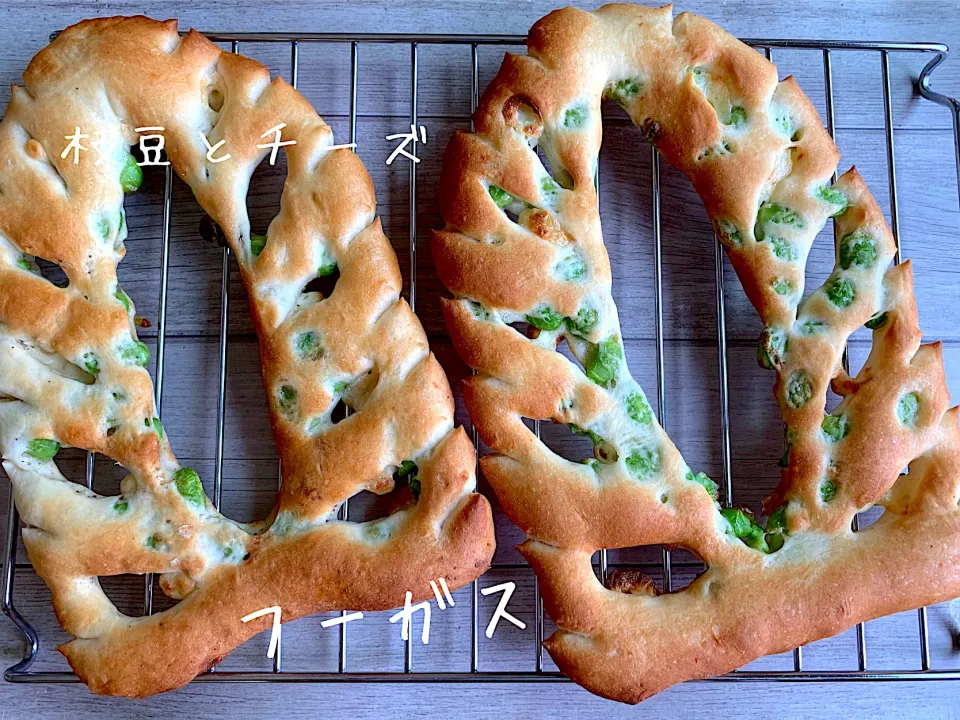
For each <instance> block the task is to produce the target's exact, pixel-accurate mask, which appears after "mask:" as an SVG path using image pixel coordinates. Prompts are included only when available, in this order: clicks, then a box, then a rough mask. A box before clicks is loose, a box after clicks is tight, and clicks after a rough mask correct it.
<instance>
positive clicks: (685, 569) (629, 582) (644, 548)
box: [594, 545, 707, 595]
mask: <svg viewBox="0 0 960 720" xmlns="http://www.w3.org/2000/svg"><path fill="white" fill-rule="evenodd" d="M664 550H670V573H669V581H668V579H667V573H665V572H664V567H663V551H664ZM598 556H599V553H598V554H597V556H595V560H596V562H595V563H594V568H595V570H596V571H597V573H598V577H599V557H598ZM706 570H707V567H706V565H705V564H704V562H703V560H701V559H700V558H699V557H697V555H696V554H695V553H693V552H691V551H690V550H687V549H686V548H682V547H675V546H667V545H637V546H634V547H629V548H615V549H609V550H607V581H606V583H605V586H606V587H607V588H608V589H610V590H616V591H618V592H623V593H627V594H631V595H663V594H664V593H667V592H679V591H680V590H683V589H684V588H686V587H688V586H689V585H690V584H691V583H693V582H694V581H695V580H696V579H697V578H698V577H700V576H701V575H703V573H704V572H706Z"/></svg>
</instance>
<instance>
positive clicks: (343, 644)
mask: <svg viewBox="0 0 960 720" xmlns="http://www.w3.org/2000/svg"><path fill="white" fill-rule="evenodd" d="M204 34H205V35H206V36H207V37H208V38H209V39H211V40H213V41H214V42H224V43H230V44H231V50H232V51H233V52H235V53H236V52H239V51H240V45H241V43H254V42H255V43H286V44H289V45H290V49H291V77H290V82H291V84H292V85H293V86H294V87H297V83H298V80H299V69H300V45H301V43H334V44H349V46H350V59H351V73H350V113H349V137H350V143H356V140H357V78H358V57H359V49H360V46H361V45H368V44H377V43H382V44H401V45H407V46H409V48H410V79H411V93H410V104H409V107H410V122H411V124H412V125H414V126H416V125H417V110H418V108H417V100H418V98H417V91H418V87H417V86H418V72H419V66H418V48H419V46H420V45H461V46H469V47H470V50H471V56H470V57H471V110H475V109H476V107H477V104H478V101H479V95H480V87H479V49H480V47H482V46H506V45H524V44H525V42H526V38H525V36H522V35H430V34H423V35H419V34H347V33H231V32H226V33H223V32H220V33H218V32H214V33H204ZM54 37H55V35H54ZM742 40H743V42H745V43H746V44H748V45H750V46H752V47H754V48H756V49H758V50H759V51H761V52H763V53H764V55H765V56H766V57H767V58H768V59H772V55H773V51H774V50H807V51H811V52H819V53H821V56H822V62H823V78H824V91H825V102H826V122H827V129H828V130H829V132H830V134H831V136H832V135H833V134H834V98H833V66H832V57H833V56H832V53H833V52H835V51H863V52H871V53H876V54H878V55H879V58H880V70H881V75H882V85H883V100H884V102H883V107H884V129H885V140H886V156H887V169H888V174H889V185H890V220H891V228H892V231H893V235H894V239H895V240H896V245H897V251H896V256H895V260H894V261H895V262H897V263H899V262H900V259H901V252H902V248H901V245H900V228H899V205H898V197H897V185H896V155H895V150H894V142H893V141H894V118H893V108H892V102H891V87H890V54H891V53H917V54H920V55H932V56H933V57H932V59H930V60H929V62H927V63H926V65H925V66H924V68H923V69H922V71H921V72H920V75H919V77H918V80H917V91H918V92H919V94H920V95H921V96H922V97H924V98H926V99H928V100H930V101H932V102H935V103H938V104H940V105H943V106H945V107H947V108H949V109H950V111H951V113H952V121H953V130H954V135H955V139H954V151H955V161H956V170H957V179H958V200H960V101H958V100H957V99H955V98H951V97H948V96H946V95H943V94H942V93H939V92H937V91H935V90H933V89H932V88H931V87H930V76H931V74H932V73H933V71H934V70H935V69H936V68H937V67H938V66H939V65H940V64H941V63H942V62H943V61H944V60H945V59H946V57H947V54H948V52H949V51H948V48H947V46H945V45H942V44H938V43H904V42H863V41H833V40H823V41H817V40H790V39H766V38H743V39H742ZM463 119H467V118H463ZM471 127H472V119H471ZM415 145H416V140H414V146H415ZM413 151H414V152H415V147H414V148H413ZM650 152H651V173H652V184H651V187H652V192H651V199H650V200H651V212H652V219H653V233H654V250H655V253H654V267H655V306H654V312H655V330H656V337H655V340H656V371H657V391H658V392H657V396H658V404H657V416H658V419H659V421H660V423H661V424H664V423H665V422H666V415H667V404H666V392H665V390H666V388H665V367H664V348H663V346H664V341H663V307H662V306H663V293H662V285H663V278H662V238H661V233H662V230H661V222H660V200H661V184H660V165H659V156H658V154H657V152H656V149H655V148H653V147H652V146H651V150H650ZM598 182H599V178H598ZM598 190H599V185H598ZM598 194H599V193H598ZM172 205H173V171H172V167H171V166H169V165H168V166H167V167H166V172H165V179H164V194H163V219H162V228H161V243H162V248H161V261H160V274H161V281H160V298H159V312H158V322H157V351H156V381H155V388H156V404H157V410H158V414H159V415H160V416H161V417H162V407H163V405H162V403H163V385H164V372H163V371H164V347H165V339H166V311H167V279H168V274H169V256H170V225H171V215H172ZM409 211H410V226H409V237H410V239H411V242H410V285H409V287H410V290H409V304H410V306H411V308H413V309H415V308H416V274H417V246H416V242H415V238H416V237H417V165H416V163H410V188H409ZM715 247H716V250H715V262H716V312H717V363H718V372H719V397H720V424H721V451H722V461H723V478H722V483H721V485H722V487H723V490H724V492H723V501H724V504H725V505H730V504H732V502H733V474H732V469H731V449H730V414H729V398H728V395H729V388H728V382H727V339H726V313H725V305H724V300H725V294H724V272H723V268H724V259H723V257H724V256H723V253H722V249H721V246H720V243H719V241H717V242H716V244H715ZM222 253H223V255H222V273H223V276H222V282H221V294H220V332H219V384H218V400H217V426H216V449H215V457H214V488H213V503H214V505H215V506H216V507H217V509H219V508H220V503H221V499H222V489H223V464H224V459H223V448H224V417H225V412H226V373H227V319H228V316H229V304H228V303H229V283H230V249H229V248H226V247H225V248H223V250H222ZM844 360H845V361H846V355H845V356H844ZM536 430H537V431H538V432H539V427H537V428H536ZM472 436H473V440H474V444H475V445H476V444H478V442H479V441H478V436H477V432H476V428H473V429H472ZM93 480H94V454H93V453H89V452H88V453H87V457H86V485H87V487H88V488H92V486H93ZM277 481H278V486H279V484H280V483H282V472H281V471H278V479H277ZM347 513H348V509H347V503H346V502H345V503H343V506H342V508H341V518H342V519H346V518H347ZM19 527H20V519H19V515H18V513H17V510H16V507H15V505H14V500H13V493H11V494H10V501H9V506H8V516H7V532H6V553H5V557H4V565H3V587H2V600H0V608H2V610H3V612H4V614H6V615H7V616H8V617H9V618H10V619H11V621H12V622H13V623H14V624H15V625H16V627H17V629H18V630H19V631H20V633H21V635H22V636H23V639H24V640H25V642H26V649H25V652H24V656H23V658H22V660H21V661H20V662H18V663H17V664H15V665H13V666H12V667H10V668H8V669H7V670H6V671H5V672H4V678H5V679H6V680H7V681H8V682H17V683H71V682H79V680H78V678H77V677H76V675H74V674H73V673H70V672H59V671H31V669H30V668H31V665H32V664H33V663H34V661H35V660H36V658H37V654H38V652H39V646H40V639H39V636H38V633H37V631H36V630H35V629H34V627H33V626H32V625H31V624H30V623H29V622H28V621H27V620H26V619H25V618H24V617H23V616H22V615H21V614H20V612H19V611H18V610H17V608H16V607H15V605H14V602H13V589H14V581H15V575H16V571H17V570H18V569H28V568H30V567H31V565H30V563H29V562H22V563H18V562H17V559H16V555H17V532H18V530H19ZM854 529H855V530H856V529H857V528H856V526H854ZM598 565H599V566H598V571H599V574H600V576H601V578H605V576H606V574H607V557H606V551H603V550H601V551H600V552H599V564H598ZM506 568H513V566H507V565H494V569H506ZM661 568H662V571H663V577H664V586H665V590H666V591H667V592H669V591H671V590H672V589H673V576H672V564H671V555H670V551H669V550H666V549H664V550H663V556H662V562H661ZM143 607H144V613H145V614H151V613H152V611H153V579H152V577H150V576H146V577H145V584H144V595H143ZM479 607H480V604H479V593H478V585H477V581H474V582H473V584H472V605H471V612H472V619H471V645H470V647H471V651H470V652H471V658H470V670H469V672H436V671H431V672H414V670H413V645H412V641H411V640H410V639H409V638H408V640H407V643H406V648H405V655H404V669H403V671H402V672H401V671H396V672H356V671H349V670H348V663H347V627H346V624H341V625H340V637H339V654H338V655H339V656H338V669H337V672H301V671H297V672H291V671H284V670H283V661H282V651H281V648H282V644H280V643H278V646H277V650H276V654H275V657H274V661H273V669H272V672H264V671H222V670H218V669H217V668H216V667H214V668H212V669H211V670H210V671H208V672H207V673H205V674H203V675H200V676H199V677H197V678H196V681H199V682H218V681H229V682H266V681H281V682H360V683H362V682H431V683H435V682H441V683H448V682H511V681H513V682H537V681H548V682H549V681H563V680H566V678H565V677H564V676H563V675H562V674H561V673H559V672H551V671H546V670H544V668H543V651H542V647H541V642H542V640H543V636H544V612H543V603H542V599H541V598H540V594H539V589H538V588H537V591H536V595H535V607H534V616H535V626H536V627H535V636H536V640H537V643H536V648H535V658H536V664H535V670H534V671H484V670H481V669H480V665H479V656H480V637H479V635H480V618H479V615H480V613H479ZM344 612H345V611H341V615H342V614H343V613H344ZM917 622H918V628H919V638H920V647H919V651H920V669H919V670H885V669H884V670H870V669H868V667H867V658H868V656H867V644H866V636H865V632H864V625H863V624H860V625H858V626H857V668H856V669H855V670H805V669H804V668H803V654H802V649H801V648H797V649H796V650H795V651H794V669H793V670H792V671H767V670H764V671H735V672H732V673H729V674H727V675H724V676H721V677H719V678H713V680H719V681H786V682H803V681H807V682H826V681H892V680H960V669H957V670H941V669H933V668H931V667H930V647H929V628H928V620H927V614H926V609H925V608H921V609H920V610H918V620H917ZM411 636H412V634H411Z"/></svg>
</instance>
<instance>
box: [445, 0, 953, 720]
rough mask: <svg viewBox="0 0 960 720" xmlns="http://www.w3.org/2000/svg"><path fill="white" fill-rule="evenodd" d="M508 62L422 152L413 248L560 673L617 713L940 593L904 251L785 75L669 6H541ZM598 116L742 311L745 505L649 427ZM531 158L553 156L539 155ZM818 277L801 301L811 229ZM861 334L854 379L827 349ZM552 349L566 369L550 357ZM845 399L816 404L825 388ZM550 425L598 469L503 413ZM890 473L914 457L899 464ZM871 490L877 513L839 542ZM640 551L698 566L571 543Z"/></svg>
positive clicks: (941, 404)
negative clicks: (425, 192)
mask: <svg viewBox="0 0 960 720" xmlns="http://www.w3.org/2000/svg"><path fill="white" fill-rule="evenodd" d="M527 45H528V54H527V55H526V56H515V55H510V54H508V55H507V56H506V57H505V59H504V61H503V64H502V66H501V68H500V72H499V73H498V75H497V76H496V77H495V78H494V80H493V81H492V83H491V84H490V86H489V87H488V88H487V89H486V92H485V93H484V94H483V97H482V99H481V101H480V104H479V107H478V109H477V111H476V113H475V115H474V122H475V126H476V134H471V133H466V132H459V133H457V134H456V135H455V136H454V137H453V138H452V140H451V142H450V144H449V146H448V148H447V152H446V157H445V161H444V167H443V178H442V182H441V188H443V191H444V195H443V196H442V199H441V202H442V212H443V217H444V220H445V221H446V228H445V229H444V230H443V231H441V232H437V233H435V235H434V237H433V243H432V248H433V254H434V257H435V259H436V264H437V268H438V270H439V273H440V276H441V279H442V280H443V282H444V283H445V284H446V286H447V287H448V288H449V289H450V291H451V292H452V293H453V294H454V296H455V299H453V300H447V301H445V303H444V311H445V315H446V320H447V324H448V326H449V329H450V333H451V335H452V337H453V340H454V343H455V345H456V347H457V350H458V352H459V353H460V354H461V356H462V357H463V358H464V360H465V361H466V362H467V363H468V364H470V365H471V366H472V367H473V368H475V369H476V370H477V371H478V373H477V375H475V376H474V377H471V378H469V379H467V380H465V381H464V396H465V399H466V403H467V406H468V409H469V411H470V414H471V417H472V418H473V420H474V421H475V423H476V425H477V427H478V429H479V432H480V435H481V437H482V438H483V440H484V441H485V442H486V443H487V444H488V445H489V446H490V447H491V448H492V449H493V451H494V452H493V454H490V455H487V456H486V457H484V458H482V460H481V468H482V470H483V472H484V473H485V475H486V477H487V478H488V479H489V481H490V484H491V485H492V486H493V488H494V490H495V491H496V494H497V497H498V499H499V501H500V503H501V504H502V506H503V507H504V509H505V510H506V512H507V514H508V515H509V516H510V518H511V519H512V520H513V521H514V522H516V523H517V524H518V525H519V526H520V528H521V529H522V530H523V531H524V532H525V533H526V534H527V535H528V536H529V537H530V540H528V541H527V542H525V543H524V544H523V545H522V546H521V548H520V549H521V551H522V552H523V554H524V555H525V556H526V558H527V559H528V560H529V561H530V563H531V565H532V566H533V568H534V570H535V571H536V573H537V577H538V578H539V581H540V587H541V590H542V593H543V599H544V604H545V607H546V610H547V612H548V613H549V615H550V616H551V617H552V618H553V619H554V620H555V621H556V623H557V626H558V630H557V632H556V633H555V634H553V635H552V636H551V637H550V638H549V639H548V640H547V641H546V642H545V643H544V644H545V646H546V648H547V649H548V650H549V652H550V654H551V655H552V657H553V659H554V660H555V661H556V663H557V665H558V666H559V667H560V669H561V670H562V671H563V672H565V673H566V674H567V675H569V676H570V677H571V678H573V679H574V680H575V681H577V682H578V683H581V684H582V685H584V686H585V687H586V688H588V689H589V690H591V691H593V692H595V693H598V694H600V695H603V696H606V697H609V698H614V699H617V700H622V701H624V702H631V703H635V702H638V701H640V700H642V699H644V698H646V697H649V696H650V695H652V694H654V693H656V692H659V691H660V690H662V689H664V688H666V687H668V686H670V685H672V684H673V683H676V682H679V681H682V680H686V679H690V678H703V677H708V676H712V675H717V674H719V673H724V672H727V671H730V670H733V669H735V668H737V667H740V666H742V665H744V664H745V663H747V662H749V661H751V660H753V659H755V658H757V657H760V656H762V655H765V654H768V653H777V652H781V651H784V650H788V649H790V648H793V647H796V646H798V645H801V644H803V643H807V642H811V641H813V640H816V639H818V638H822V637H825V636H827V635H832V634H834V633H837V632H840V631H841V630H843V629H845V628H847V627H850V626H852V625H853V624H855V623H857V622H859V621H863V620H868V619H870V618H874V617H876V616H878V615H884V614H888V613H893V612H897V611H901V610H905V609H908V608H915V607H918V606H921V605H925V604H929V603H935V602H939V601H943V600H947V599H949V598H953V597H956V596H958V595H960V562H958V561H960V508H958V500H960V432H958V423H957V408H952V409H949V410H948V400H949V397H948V393H947V389H946V385H945V380H944V372H943V364H942V359H941V351H940V346H939V344H930V345H920V331H919V329H918V325H917V311H916V305H915V301H914V296H913V291H912V273H911V267H910V263H909V262H905V263H903V264H901V265H898V266H894V267H889V268H888V266H889V265H890V261H891V259H892V258H893V257H894V253H895V244H894V240H893V237H892V235H891V232H890V230H889V229H888V227H887V225H886V223H885V221H884V218H883V214H882V212H881V210H880V208H879V207H878V206H877V203H876V201H875V200H874V198H873V197H872V196H871V194H870V192H869V191H868V189H867V188H866V186H865V185H864V183H863V181H862V180H861V178H860V176H859V175H858V174H857V171H856V170H855V169H851V170H849V171H848V172H846V173H845V174H844V175H843V176H841V177H840V178H839V180H837V182H835V183H832V182H831V179H832V177H833V174H834V171H835V168H836V166H837V162H838V160H839V153H838V151H837V148H836V146H835V145H834V143H833V141H832V140H831V138H830V136H829V134H828V133H827V131H826V130H825V129H824V128H823V126H822V124H821V122H820V119H819V117H818V115H817V113H816V111H815V109H814V107H813V105H812V104H811V102H810V101H809V100H808V99H807V97H806V96H805V95H804V94H803V93H802V92H801V91H800V89H799V88H798V87H797V85H796V83H795V82H794V81H793V79H792V78H787V79H786V80H783V81H782V82H778V80H777V71H776V68H775V67H774V66H773V65H772V64H771V63H770V62H769V61H767V60H765V59H764V58H763V57H762V56H761V55H760V54H758V53H757V52H756V51H754V50H752V49H751V48H749V47H747V46H746V45H744V44H742V43H740V42H739V41H737V40H736V39H735V38H734V37H732V36H731V35H729V34H727V33H726V32H724V31H723V30H721V29H720V28H718V27H717V26H716V25H714V24H713V23H711V22H709V21H707V20H704V19H703V18H700V17H697V16H695V15H690V14H682V15H678V16H677V17H675V18H674V17H673V14H672V8H671V7H669V6H668V7H663V8H660V9H649V8H644V7H637V6H633V5H607V6H604V7H602V8H600V9H599V10H597V11H596V12H583V11H581V10H576V9H571V8H568V9H564V10H558V11H556V12H553V13H551V14H550V15H548V16H546V17H545V18H543V19H542V20H540V21H539V22H538V23H537V24H536V25H534V26H533V28H532V30H531V31H530V34H529V37H528V41H527ZM602 98H607V99H610V100H613V101H614V102H616V103H617V104H619V105H620V106H621V107H622V108H623V109H624V110H625V111H626V112H627V113H628V114H629V116H630V118H631V119H632V121H633V122H634V124H636V125H637V126H638V127H639V128H641V130H640V134H641V135H642V136H643V137H644V138H645V139H647V140H648V141H650V142H652V143H653V144H654V145H655V146H656V148H657V150H658V151H659V153H660V154H661V155H662V156H663V157H664V158H665V159H666V160H667V161H668V162H669V163H670V164H671V165H673V166H674V167H676V168H678V169H679V170H681V171H682V172H684V173H685V174H686V175H687V176H688V177H689V178H690V180H691V181H692V183H693V185H694V187H695V189H696V190H697V192H698V193H699V194H700V197H701V198H702V200H703V203H704V205H705V207H706V210H707V212H708V214H709V217H710V219H711V221H712V223H713V225H714V227H715V229H716V233H717V236H718V237H719V238H720V240H721V242H722V243H723V245H724V247H725V249H726V252H727V255H728V257H729V258H730V260H731V262H732V264H733V266H734V268H735V269H736V271H737V274H738V275H739V277H740V280H741V282H742V284H743V287H744V288H745V290H746V293H747V295H748V296H749V298H750V300H751V301H752V303H753V305H754V306H755V307H756V309H757V312H758V313H759V315H760V318H761V319H762V321H763V324H764V327H765V329H764V332H763V336H762V338H761V342H760V347H759V351H758V355H759V359H760V361H761V364H762V365H764V366H766V367H770V368H773V369H774V370H775V371H776V382H775V384H774V395H775V397H776V399H777V402H778V403H779V405H780V409H781V411H782V415H783V421H784V423H785V426H786V437H787V452H786V454H785V457H784V462H783V465H784V468H783V475H782V480H781V482H780V484H779V486H778V487H777V488H776V490H775V492H774V493H773V494H772V495H771V497H770V498H768V500H767V502H766V504H765V508H766V513H767V519H766V522H765V524H763V525H762V524H761V523H760V522H759V521H758V518H756V517H754V516H752V515H751V514H750V513H749V512H745V511H744V510H741V509H736V508H724V509H721V508H720V506H719V504H718V502H717V499H718V488H717V484H716V483H715V482H713V481H712V480H711V479H710V478H708V477H707V476H706V475H704V474H703V473H700V472H696V470H695V469H693V468H690V467H689V466H688V465H687V464H686V463H685V462H684V460H683V458H682V457H681V456H680V453H679V452H678V451H677V448H676V447H675V446H674V445H673V443H672V442H671V441H670V438H668V437H667V435H666V434H665V433H664V431H663V430H662V428H661V427H660V426H659V425H658V424H657V422H656V419H655V418H654V413H653V411H652V409H651V407H650V405H649V404H648V402H647V400H646V398H645V396H644V394H643V391H642V390H641V389H640V387H639V386H638V385H637V383H636V382H635V381H634V379H633V378H632V377H631V375H630V372H629V370H628V368H627V364H626V362H625V360H624V350H623V344H622V341H621V334H620V326H619V321H618V317H617V308H616V307H615V305H614V302H613V299H612V297H611V276H610V265H609V260H608V257H607V254H606V251H605V249H604V245H603V239H602V236H601V230H600V218H599V214H598V210H597V208H598V203H597V193H596V190H595V187H594V179H595V173H596V171H597V157H598V152H599V149H600V140H601V132H602V128H601V116H600V104H601V99H602ZM538 149H539V150H540V151H542V152H543V155H545V156H546V158H547V161H548V163H549V169H548V168H547V167H545V165H544V164H543V163H542V162H541V160H540V158H539V157H538ZM830 217H833V218H835V222H836V238H837V242H836V251H837V252H836V265H835V267H834V269H833V272H832V274H831V275H830V277H829V279H828V280H827V281H826V282H825V283H824V285H823V286H821V287H820V288H817V289H816V290H815V291H813V292H812V293H811V294H810V296H809V297H808V298H807V299H806V300H803V301H801V299H802V297H803V287H804V265H805V260H806V257H807V254H808V251H809V249H810V246H811V244H812V242H813V240H814V237H815V236H816V235H817V233H818V231H819V230H820V229H821V228H822V227H823V225H824V223H825V222H826V220H827V219H828V218H830ZM864 324H866V325H867V326H868V327H870V328H873V349H872V352H871V354H870V356H869V359H868V360H867V362H866V364H865V366H864V367H863V369H862V370H861V371H860V372H859V373H858V374H857V376H856V377H855V378H850V377H848V376H847V374H846V373H845V372H844V371H843V367H842V355H843V351H844V347H845V343H846V339H847V337H848V336H849V335H850V334H851V333H852V332H853V331H854V330H855V329H857V328H858V327H860V326H861V325H864ZM563 341H566V343H567V345H568V347H569V350H570V353H571V354H572V356H573V358H575V360H576V361H573V360H569V359H568V358H567V357H565V356H564V355H563V354H561V353H559V352H557V346H558V345H559V344H560V343H561V342H563ZM831 387H832V389H833V390H834V391H835V392H836V393H838V394H839V395H840V396H842V401H841V402H840V404H839V405H838V406H837V407H836V408H835V409H834V410H833V411H832V412H831V413H829V414H825V413H824V410H825V407H826V404H825V403H826V392H827V390H828V388H831ZM525 418H526V419H536V420H541V421H549V422H554V423H565V424H568V425H569V426H570V427H571V429H573V431H574V432H576V433H579V434H585V435H588V436H589V437H590V438H591V439H592V440H593V442H594V445H595V454H596V457H595V458H590V459H589V460H587V461H586V462H584V463H577V462H572V461H569V460H566V459H564V458H561V457H559V456H558V455H556V454H555V453H553V452H552V451H551V450H550V449H549V448H548V447H547V446H546V445H544V444H543V443H542V442H541V441H540V440H539V438H538V437H537V436H536V435H535V434H534V433H533V432H532V431H531V430H530V429H529V428H528V427H527V426H526V425H525V424H524V419H525ZM908 465H909V472H907V473H906V474H901V470H902V469H903V468H904V467H907V466H908ZM873 504H879V505H882V506H883V507H884V508H885V510H886V512H885V513H884V514H883V516H882V517H881V518H880V519H879V520H878V521H877V522H876V523H875V524H873V525H872V526H870V527H869V528H868V529H866V530H865V531H863V532H860V533H856V534H855V533H853V532H852V530H851V521H852V520H853V518H854V517H855V515H856V513H857V512H858V511H861V510H864V509H866V508H868V507H870V506H871V505H873ZM655 543H661V544H665V545H668V546H682V547H684V548H687V549H689V550H691V551H692V552H694V553H695V554H696V555H698V556H699V557H700V558H702V559H703V561H704V563H705V564H706V565H707V566H708V569H707V570H706V571H705V572H704V573H703V574H702V575H700V576H699V578H698V579H697V580H695V581H694V582H693V583H692V584H691V585H690V586H689V587H687V588H685V589H684V590H682V591H679V592H675V593H668V594H661V595H659V596H658V595H656V593H654V592H651V591H650V586H649V583H646V584H645V583H643V582H640V581H639V580H637V579H636V578H635V579H634V580H633V581H631V580H630V579H629V578H627V579H624V578H622V577H618V578H615V579H614V580H615V581H614V582H612V583H611V587H610V588H606V587H604V586H603V585H602V584H601V583H600V581H599V580H598V579H597V577H596V576H595V574H594V571H593V568H592V565H591V555H592V553H594V552H595V551H597V550H598V549H601V548H618V547H628V546H635V545H647V544H655Z"/></svg>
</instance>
